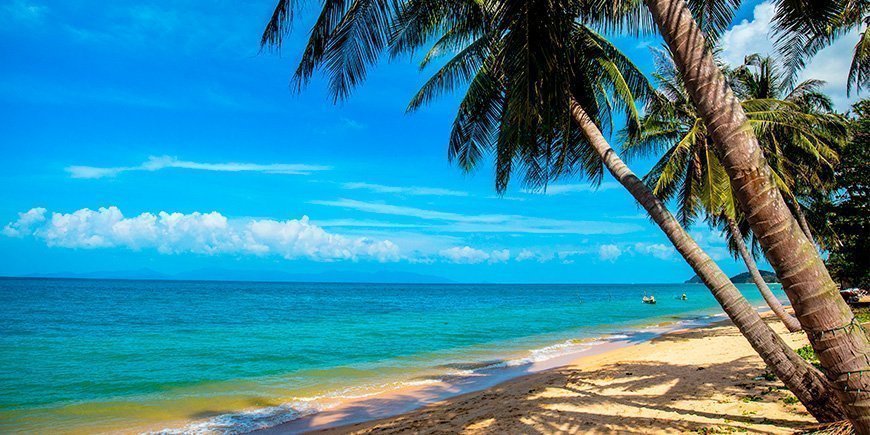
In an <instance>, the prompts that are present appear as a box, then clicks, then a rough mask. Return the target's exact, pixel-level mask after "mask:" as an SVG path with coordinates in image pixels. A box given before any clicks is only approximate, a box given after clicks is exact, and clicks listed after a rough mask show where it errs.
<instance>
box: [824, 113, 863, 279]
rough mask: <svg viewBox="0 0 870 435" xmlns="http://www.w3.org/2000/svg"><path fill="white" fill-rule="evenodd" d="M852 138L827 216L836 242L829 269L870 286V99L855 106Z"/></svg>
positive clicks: (846, 150)
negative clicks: (869, 235)
mask: <svg viewBox="0 0 870 435" xmlns="http://www.w3.org/2000/svg"><path fill="white" fill-rule="evenodd" d="M852 111H853V113H854V115H855V117H854V119H853V120H852V122H851V126H852V140H851V141H850V142H849V143H848V145H846V146H845V147H844V149H843V150H842V152H841V153H840V165H839V166H838V168H837V186H836V187H837V189H836V191H835V192H836V193H835V194H834V196H833V198H832V200H831V202H830V204H829V205H828V212H827V213H826V217H827V219H828V221H829V224H830V226H831V228H832V230H833V231H834V233H835V234H836V238H837V241H836V243H834V244H833V246H832V247H831V250H830V255H829V257H828V260H827V266H828V270H829V271H830V272H831V275H833V276H834V278H835V279H837V280H838V281H840V282H841V283H842V284H843V285H844V286H856V287H861V288H865V289H866V288H870V237H868V234H870V100H866V99H865V100H861V101H859V102H858V103H856V104H855V105H854V106H853V109H852Z"/></svg>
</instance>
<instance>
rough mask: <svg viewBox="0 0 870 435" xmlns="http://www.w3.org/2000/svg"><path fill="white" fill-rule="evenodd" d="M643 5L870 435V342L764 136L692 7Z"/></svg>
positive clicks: (656, 0)
mask: <svg viewBox="0 0 870 435" xmlns="http://www.w3.org/2000/svg"><path fill="white" fill-rule="evenodd" d="M626 1H632V0H626ZM704 3H706V4H708V5H709V6H710V7H709V9H711V10H715V11H717V13H719V12H721V13H720V14H719V15H723V16H724V15H728V16H730V15H731V13H733V9H734V6H736V5H735V4H734V3H735V2H733V1H730V0H725V1H721V0H711V1H708V2H704ZM644 4H645V5H646V7H647V8H648V10H649V11H650V12H651V14H652V16H653V20H654V21H655V23H656V26H657V27H658V29H659V32H660V33H661V35H662V37H663V38H664V40H665V43H666V44H667V45H668V48H669V49H670V50H671V52H672V53H673V55H674V63H675V64H676V65H677V69H678V70H679V71H680V75H681V76H682V77H683V80H684V83H685V86H686V91H687V93H688V94H689V96H690V98H691V99H692V102H693V103H694V104H695V107H696V108H697V110H698V114H699V115H700V118H701V119H702V120H703V121H704V125H705V127H706V128H707V131H709V132H710V136H711V138H713V145H714V148H715V149H716V152H717V154H718V155H719V157H720V161H721V162H722V164H723V167H724V168H725V172H726V173H727V174H728V177H729V178H730V179H731V183H732V186H733V188H734V192H735V198H736V199H737V202H738V204H739V207H740V208H741V209H742V211H743V212H744V214H745V216H746V220H747V222H748V223H749V226H750V228H752V232H753V234H754V235H755V237H756V238H757V239H758V242H759V244H760V245H761V248H762V249H763V250H764V252H765V254H766V257H767V259H768V261H769V263H770V265H771V266H772V267H773V269H774V270H775V271H776V273H777V275H778V276H779V277H780V278H781V280H782V286H783V290H784V291H785V293H786V295H787V296H788V298H789V301H791V305H792V307H793V308H794V311H795V315H796V317H797V319H798V321H800V323H801V326H802V327H803V329H804V330H805V331H806V332H807V336H808V337H809V339H810V343H811V344H812V346H813V349H814V350H815V351H816V354H817V355H818V357H819V361H820V363H821V365H822V367H824V368H825V370H826V374H827V376H828V377H829V378H830V379H832V380H833V381H834V383H835V385H836V386H837V389H836V391H837V394H838V396H839V397H840V399H841V400H842V402H843V404H844V405H845V409H846V413H847V415H848V416H849V420H850V421H851V422H852V424H853V426H854V428H855V430H856V431H858V432H859V433H862V434H870V394H868V391H870V375H867V374H868V373H870V337H868V335H867V334H866V332H865V331H864V329H863V327H861V326H860V325H856V321H855V317H854V314H853V313H852V310H851V309H850V308H849V306H848V305H847V304H846V302H845V301H844V300H843V298H842V297H841V296H840V294H839V292H838V290H837V285H836V283H834V281H833V280H832V279H831V275H830V274H829V273H828V269H827V268H826V267H825V264H824V261H823V260H822V257H821V256H820V254H819V252H818V251H817V250H816V249H815V246H814V245H813V243H812V242H811V241H810V240H809V239H808V238H807V237H806V235H805V234H804V232H803V230H802V229H801V227H800V225H799V224H798V223H797V222H796V220H795V218H794V216H793V214H792V211H791V210H790V208H789V207H788V205H787V203H786V201H785V200H784V198H783V196H782V194H781V192H780V190H779V189H778V188H777V186H776V182H775V181H774V180H773V178H772V175H771V170H770V167H768V165H767V160H766V159H765V157H764V153H763V151H762V148H761V146H760V144H759V141H758V138H757V137H756V136H755V134H754V133H753V131H752V129H751V128H747V124H748V119H747V117H746V113H745V112H744V110H743V108H742V106H741V104H740V101H739V100H738V98H737V97H736V96H735V94H734V92H733V90H732V89H731V87H730V86H729V84H728V81H727V80H726V78H725V76H724V75H723V73H722V71H721V70H720V69H719V67H718V65H717V64H716V60H715V58H714V57H713V52H712V48H711V44H710V42H709V40H708V39H707V37H706V35H705V32H704V31H703V30H702V28H701V26H700V25H699V23H698V22H697V21H696V20H695V17H693V15H692V11H691V9H690V8H689V3H687V1H686V0H646V2H645V3H644ZM623 9H624V7H623ZM722 21H725V22H729V21H730V19H729V20H722Z"/></svg>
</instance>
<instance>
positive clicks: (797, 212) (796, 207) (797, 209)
mask: <svg viewBox="0 0 870 435" xmlns="http://www.w3.org/2000/svg"><path fill="white" fill-rule="evenodd" d="M791 202H792V211H793V213H794V217H795V218H796V219H797V221H798V225H800V227H801V231H803V232H804V235H805V236H807V239H808V240H809V241H810V243H812V244H813V245H815V244H816V239H815V238H813V232H812V231H810V225H809V223H807V217H806V215H804V211H803V210H802V209H801V204H800V203H799V202H798V201H797V199H794V198H792V200H791Z"/></svg>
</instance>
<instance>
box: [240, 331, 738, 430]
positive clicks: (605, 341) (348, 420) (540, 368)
mask: <svg viewBox="0 0 870 435" xmlns="http://www.w3.org/2000/svg"><path fill="white" fill-rule="evenodd" d="M728 322H729V321H728V319H727V318H725V316H724V314H710V315H698V316H694V317H689V318H686V319H682V320H674V321H666V322H655V323H651V324H648V325H646V326H636V327H634V328H632V329H629V330H625V331H621V332H615V333H611V334H607V335H603V336H600V337H598V338H595V339H592V341H589V342H582V341H581V342H577V343H576V344H574V345H573V347H575V348H574V349H570V350H567V351H565V352H562V353H558V354H555V355H552V356H550V357H549V358H543V359H539V360H536V359H534V358H531V359H530V358H524V359H521V360H526V361H525V362H522V363H519V364H516V363H515V364H511V363H510V361H502V362H500V363H497V364H490V365H484V366H482V367H477V368H474V369H471V370H466V371H465V372H466V373H465V374H460V375H447V376H442V377H440V379H429V380H424V381H423V382H420V383H416V384H415V383H412V384H408V385H403V386H401V387H399V388H394V389H390V390H384V391H379V392H374V393H372V394H369V395H364V396H361V397H352V398H340V399H336V400H333V401H330V402H326V403H323V404H322V405H324V406H323V408H322V409H320V410H318V411H316V412H312V413H309V414H305V415H301V416H300V417H297V418H295V419H292V420H289V421H286V422H283V423H280V424H277V425H274V426H270V427H264V428H260V429H256V430H254V431H252V432H251V433H256V434H263V435H268V434H286V433H303V432H311V431H322V430H334V429H336V428H345V427H348V428H349V427H352V426H356V425H360V424H363V425H365V424H368V423H372V422H374V421H379V420H383V419H389V418H392V417H396V416H400V415H403V414H406V413H411V412H414V411H417V410H419V409H421V408H424V407H427V406H430V405H432V404H435V403H440V402H443V401H446V400H453V399H456V398H458V397H463V396H466V395H470V394H472V395H473V394H477V393H481V392H485V391H487V390H488V389H492V388H496V387H499V386H501V385H504V384H506V383H510V382H513V381H515V380H517V379H522V378H525V377H528V376H532V375H536V374H540V373H545V372H547V371H551V370H554V369H559V368H562V367H567V366H572V365H576V364H578V363H579V362H581V361H586V360H589V359H594V358H596V357H601V356H605V355H612V354H616V353H617V352H618V351H620V350H623V349H631V348H633V347H635V346H638V345H642V344H644V343H649V342H651V341H652V340H655V339H657V338H659V337H663V336H667V335H670V334H676V333H680V332H683V331H693V330H700V329H704V328H711V327H715V326H716V325H721V324H723V323H728ZM570 342H571V340H568V341H567V342H562V343H556V344H553V345H551V346H547V347H546V348H543V349H537V350H536V351H541V350H544V349H550V348H554V347H559V346H562V345H565V346H566V347H572V344H571V343H570ZM536 351H532V353H534V352H536ZM514 361H517V360H514ZM426 381H428V382H426Z"/></svg>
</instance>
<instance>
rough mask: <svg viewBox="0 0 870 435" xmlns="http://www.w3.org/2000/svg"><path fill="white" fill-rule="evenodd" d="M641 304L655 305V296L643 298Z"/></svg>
mask: <svg viewBox="0 0 870 435" xmlns="http://www.w3.org/2000/svg"><path fill="white" fill-rule="evenodd" d="M643 303H645V304H655V303H656V297H655V296H652V295H650V296H644V297H643Z"/></svg>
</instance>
